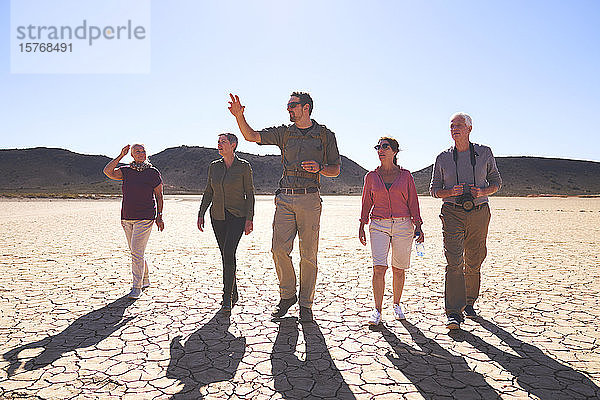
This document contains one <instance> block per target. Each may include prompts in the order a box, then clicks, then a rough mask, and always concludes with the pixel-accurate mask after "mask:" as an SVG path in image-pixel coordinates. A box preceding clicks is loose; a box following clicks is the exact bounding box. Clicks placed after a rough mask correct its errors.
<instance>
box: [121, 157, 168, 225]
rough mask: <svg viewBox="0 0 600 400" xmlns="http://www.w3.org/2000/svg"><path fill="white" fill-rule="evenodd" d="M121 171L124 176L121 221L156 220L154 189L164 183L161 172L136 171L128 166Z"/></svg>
mask: <svg viewBox="0 0 600 400" xmlns="http://www.w3.org/2000/svg"><path fill="white" fill-rule="evenodd" d="M119 169H120V170H121V173H122V174H123V187H122V189H123V204H122V206H121V219H129V220H141V219H154V218H156V200H155V199H154V188H155V187H157V186H158V185H160V184H161V183H162V177H161V176H160V172H158V170H157V169H156V168H154V167H150V168H147V169H145V170H143V171H136V170H135V169H133V168H131V167H130V166H128V165H126V166H123V167H121V168H119Z"/></svg>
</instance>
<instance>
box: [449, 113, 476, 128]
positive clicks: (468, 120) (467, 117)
mask: <svg viewBox="0 0 600 400" xmlns="http://www.w3.org/2000/svg"><path fill="white" fill-rule="evenodd" d="M456 117H462V118H463V121H465V125H467V126H468V127H471V126H473V120H472V119H471V116H470V115H469V114H467V113H464V112H457V113H454V114H452V116H451V117H450V121H452V120H453V119H454V118H456Z"/></svg>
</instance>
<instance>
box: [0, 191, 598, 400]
mask: <svg viewBox="0 0 600 400" xmlns="http://www.w3.org/2000/svg"><path fill="white" fill-rule="evenodd" d="M199 201H200V198H199V197H192V196H189V197H181V196H180V197H168V198H167V200H166V203H165V225H166V228H165V231H164V232H162V233H159V232H158V231H156V230H155V231H154V232H153V233H152V236H151V238H150V242H149V245H148V250H147V255H148V256H149V257H150V258H151V261H152V264H153V267H152V269H151V272H150V279H151V281H152V286H151V287H150V288H149V289H147V290H146V291H145V292H144V294H143V296H142V298H141V299H139V300H137V301H135V302H133V301H129V300H127V299H124V298H122V296H124V295H125V294H127V293H128V291H129V288H130V279H131V275H130V258H129V256H128V253H127V249H126V240H125V237H124V234H123V232H122V229H121V227H120V223H119V210H120V203H119V201H118V200H98V201H93V200H28V201H16V200H4V201H0V232H1V233H0V311H1V314H0V398H9V399H10V398H21V397H22V396H32V397H33V396H38V397H37V398H43V399H67V398H78V399H79V398H98V399H108V398H132V399H152V398H171V397H173V398H182V399H184V398H190V399H194V398H202V397H205V398H265V399H268V398H287V399H295V398H302V397H308V398H349V399H352V398H360V399H362V398H365V399H367V398H385V399H388V398H389V399H399V398H408V399H420V398H425V399H435V398H451V397H454V398H462V399H470V398H486V399H490V398H504V399H513V398H515V399H516V398H527V397H528V396H530V397H531V398H541V399H555V398H557V399H560V398H562V399H573V398H596V396H600V389H599V388H598V387H599V386H600V257H599V250H598V249H599V248H600V199H565V198H536V199H524V198H514V199H513V198H492V202H491V208H492V221H491V224H490V232H489V237H488V258H487V260H486V261H485V263H484V266H483V268H482V271H483V283H482V292H481V297H480V299H479V301H478V303H477V304H476V307H477V308H478V310H479V312H480V314H481V317H482V318H481V319H479V320H478V321H467V322H466V323H465V324H464V325H463V331H461V332H459V333H458V334H455V335H448V331H447V329H446V328H445V326H444V322H445V318H444V314H443V282H444V265H445V260H444V257H443V253H442V237H441V223H440V220H439V217H438V214H439V208H440V202H439V200H436V199H431V198H429V197H424V198H421V199H420V202H421V208H422V215H423V219H424V231H425V235H426V254H425V256H424V257H421V258H417V257H416V256H415V255H414V254H413V256H412V257H413V259H412V263H413V265H412V267H411V269H410V270H409V272H408V274H407V282H406V286H405V292H404V295H403V303H404V304H405V308H406V310H407V321H406V322H399V321H394V320H393V318H392V310H391V290H390V289H391V287H390V283H391V282H389V281H388V286H387V292H386V298H385V299H384V307H385V308H384V325H383V326H382V327H380V328H378V329H374V330H371V329H369V328H368V327H367V326H366V325H365V321H366V319H367V318H368V316H369V314H370V312H371V310H372V297H371V275H370V274H371V270H370V266H371V258H370V250H369V247H368V245H367V247H366V248H365V247H363V246H362V245H360V243H359V241H358V239H357V237H356V233H357V225H358V214H359V208H360V198H358V197H325V198H324V200H323V204H324V207H323V215H322V220H321V241H320V253H319V267H320V270H319V279H318V284H317V293H316V296H315V305H314V314H315V319H316V324H307V325H300V324H298V323H297V322H296V320H295V318H286V319H284V320H283V321H282V322H278V323H276V322H272V321H270V319H269V315H268V313H267V311H270V310H271V309H272V306H273V305H274V304H275V303H276V302H277V301H278V290H277V280H276V275H275V272H274V268H273V263H272V259H271V254H270V241H271V223H272V217H273V211H274V205H273V199H272V197H270V196H269V197H258V199H257V204H256V217H255V218H256V219H255V222H254V227H255V231H254V233H252V234H251V235H250V236H245V237H243V238H242V242H241V244H240V248H239V250H238V286H239V288H240V296H241V298H240V304H239V305H238V306H236V307H235V308H234V310H233V312H232V314H231V317H227V316H226V315H223V314H222V313H220V312H219V301H220V297H221V295H220V290H221V284H220V282H221V267H220V258H219V255H218V250H217V247H216V242H215V239H214V236H213V234H212V231H211V230H210V224H208V225H209V226H208V229H207V231H206V232H204V233H200V232H199V231H198V230H197V229H196V215H197V210H198V206H199ZM293 257H294V260H295V262H296V263H297V260H298V253H297V250H295V251H294V253H293ZM389 279H391V273H388V280H389ZM297 312H298V309H297V306H294V307H293V308H292V309H291V311H290V314H289V315H290V316H297Z"/></svg>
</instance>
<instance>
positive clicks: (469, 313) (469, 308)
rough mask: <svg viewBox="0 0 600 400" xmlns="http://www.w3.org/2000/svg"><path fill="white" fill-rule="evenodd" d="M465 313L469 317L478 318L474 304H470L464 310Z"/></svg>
mask: <svg viewBox="0 0 600 400" xmlns="http://www.w3.org/2000/svg"><path fill="white" fill-rule="evenodd" d="M463 312H464V313H465V317H467V318H471V319H474V318H477V313H476V312H475V309H474V308H473V306H471V305H468V306H466V307H465V310H464V311H463Z"/></svg>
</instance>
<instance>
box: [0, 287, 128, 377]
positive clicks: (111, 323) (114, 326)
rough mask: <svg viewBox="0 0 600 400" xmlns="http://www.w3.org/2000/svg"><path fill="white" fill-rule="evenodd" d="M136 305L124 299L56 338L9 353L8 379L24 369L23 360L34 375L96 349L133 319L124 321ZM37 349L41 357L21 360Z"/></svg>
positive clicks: (89, 316) (75, 322)
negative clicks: (64, 358)
mask: <svg viewBox="0 0 600 400" xmlns="http://www.w3.org/2000/svg"><path fill="white" fill-rule="evenodd" d="M133 302H134V300H131V299H129V298H127V296H123V297H121V298H119V299H117V300H115V301H113V302H112V303H110V304H107V305H105V306H104V307H102V308H99V309H97V310H94V311H92V312H90V313H88V314H85V315H83V316H81V317H79V318H77V319H76V320H75V321H73V323H72V324H71V325H69V326H68V327H67V328H66V329H65V330H64V331H62V332H60V333H58V334H56V335H53V336H48V337H45V338H43V339H40V340H38V341H36V342H31V343H28V344H25V345H22V346H19V347H16V348H14V349H12V350H9V351H7V352H6V353H4V354H3V358H4V359H5V360H6V361H8V362H9V366H8V369H7V373H8V375H9V376H10V375H13V374H14V373H15V371H16V370H17V369H18V368H19V367H20V366H21V365H23V359H27V361H25V364H24V365H23V368H24V369H25V370H27V371H31V370H35V369H39V368H44V367H45V366H47V365H50V364H52V363H53V362H54V361H56V360H58V359H59V358H60V357H61V356H62V355H63V354H65V353H67V352H69V351H73V350H75V349H82V348H85V347H90V346H94V345H97V344H98V343H100V342H101V341H102V340H104V339H106V338H107V337H109V336H110V335H112V334H113V333H115V332H116V331H118V330H119V329H121V328H122V327H123V326H124V325H125V324H126V323H127V322H129V321H130V320H131V319H133V317H127V318H123V314H124V313H125V309H126V308H127V307H129V306H130V305H131V304H133ZM37 348H42V349H43V351H42V352H41V353H40V354H39V355H37V356H35V357H31V358H29V357H23V358H19V354H20V353H21V352H23V351H24V350H30V349H37Z"/></svg>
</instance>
